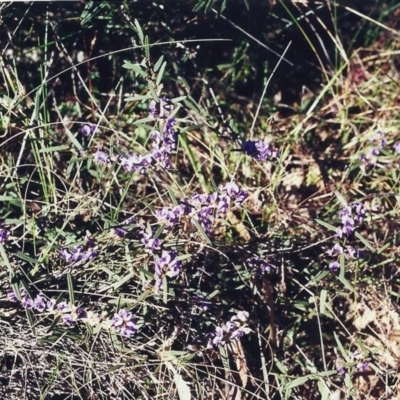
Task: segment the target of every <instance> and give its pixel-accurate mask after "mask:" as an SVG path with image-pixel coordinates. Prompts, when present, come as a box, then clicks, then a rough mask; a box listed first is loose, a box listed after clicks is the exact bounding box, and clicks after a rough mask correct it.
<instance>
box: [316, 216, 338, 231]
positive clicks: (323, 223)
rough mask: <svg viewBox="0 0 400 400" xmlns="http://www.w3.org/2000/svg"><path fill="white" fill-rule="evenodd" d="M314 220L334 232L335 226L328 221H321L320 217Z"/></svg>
mask: <svg viewBox="0 0 400 400" xmlns="http://www.w3.org/2000/svg"><path fill="white" fill-rule="evenodd" d="M315 222H317V223H319V224H320V225H322V226H324V227H325V228H328V229H329V230H331V231H334V232H336V229H337V227H336V226H333V225H331V224H329V223H328V222H325V221H322V220H320V219H315Z"/></svg>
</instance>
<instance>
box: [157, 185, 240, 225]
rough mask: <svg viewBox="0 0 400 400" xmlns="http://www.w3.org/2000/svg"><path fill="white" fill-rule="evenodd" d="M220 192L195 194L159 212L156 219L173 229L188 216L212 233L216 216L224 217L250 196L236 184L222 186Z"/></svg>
mask: <svg viewBox="0 0 400 400" xmlns="http://www.w3.org/2000/svg"><path fill="white" fill-rule="evenodd" d="M220 192H221V193H213V194H199V193H195V194H193V195H192V196H191V197H190V198H187V199H184V200H183V201H182V203H181V204H179V205H177V206H174V207H173V208H163V209H161V210H158V211H157V212H156V217H157V219H158V220H159V222H160V223H163V224H165V226H166V227H167V228H171V227H173V226H176V225H177V224H179V223H180V221H181V219H182V217H184V216H188V217H189V218H191V219H192V220H195V221H197V222H198V223H199V224H200V226H201V227H202V228H203V229H204V231H205V232H206V233H210V231H211V227H212V224H213V222H214V218H215V216H216V217H222V216H223V215H224V214H226V213H227V211H228V209H229V207H230V206H231V204H234V205H235V206H240V205H242V204H243V202H244V201H245V200H246V198H247V196H248V195H247V193H246V192H245V191H243V190H241V189H240V188H239V187H238V185H237V184H236V183H235V182H230V183H227V184H226V185H225V186H222V187H221V188H220Z"/></svg>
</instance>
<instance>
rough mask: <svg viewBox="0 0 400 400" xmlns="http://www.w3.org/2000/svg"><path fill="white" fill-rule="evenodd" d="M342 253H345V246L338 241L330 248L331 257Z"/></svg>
mask: <svg viewBox="0 0 400 400" xmlns="http://www.w3.org/2000/svg"><path fill="white" fill-rule="evenodd" d="M342 253H343V247H342V246H341V245H340V244H338V243H336V244H335V245H334V246H333V247H332V248H331V249H330V250H328V254H329V255H330V256H331V257H334V256H337V255H339V254H342Z"/></svg>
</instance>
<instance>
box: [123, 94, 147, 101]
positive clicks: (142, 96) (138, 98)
mask: <svg viewBox="0 0 400 400" xmlns="http://www.w3.org/2000/svg"><path fill="white" fill-rule="evenodd" d="M151 98H152V97H151V96H150V95H149V94H136V95H135V96H127V97H125V98H124V101H143V100H150V99H151Z"/></svg>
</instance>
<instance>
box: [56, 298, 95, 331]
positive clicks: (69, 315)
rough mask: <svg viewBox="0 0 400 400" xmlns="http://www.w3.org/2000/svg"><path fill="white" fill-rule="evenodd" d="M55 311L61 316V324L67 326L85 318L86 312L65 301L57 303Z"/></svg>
mask: <svg viewBox="0 0 400 400" xmlns="http://www.w3.org/2000/svg"><path fill="white" fill-rule="evenodd" d="M56 311H57V313H58V314H59V315H61V319H62V321H63V323H64V324H65V325H68V326H70V325H72V324H73V323H74V322H76V321H78V320H84V319H85V318H87V312H86V311H85V310H84V309H83V308H82V307H76V306H74V305H73V304H68V303H67V302H66V301H62V302H60V303H58V304H57V307H56Z"/></svg>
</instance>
